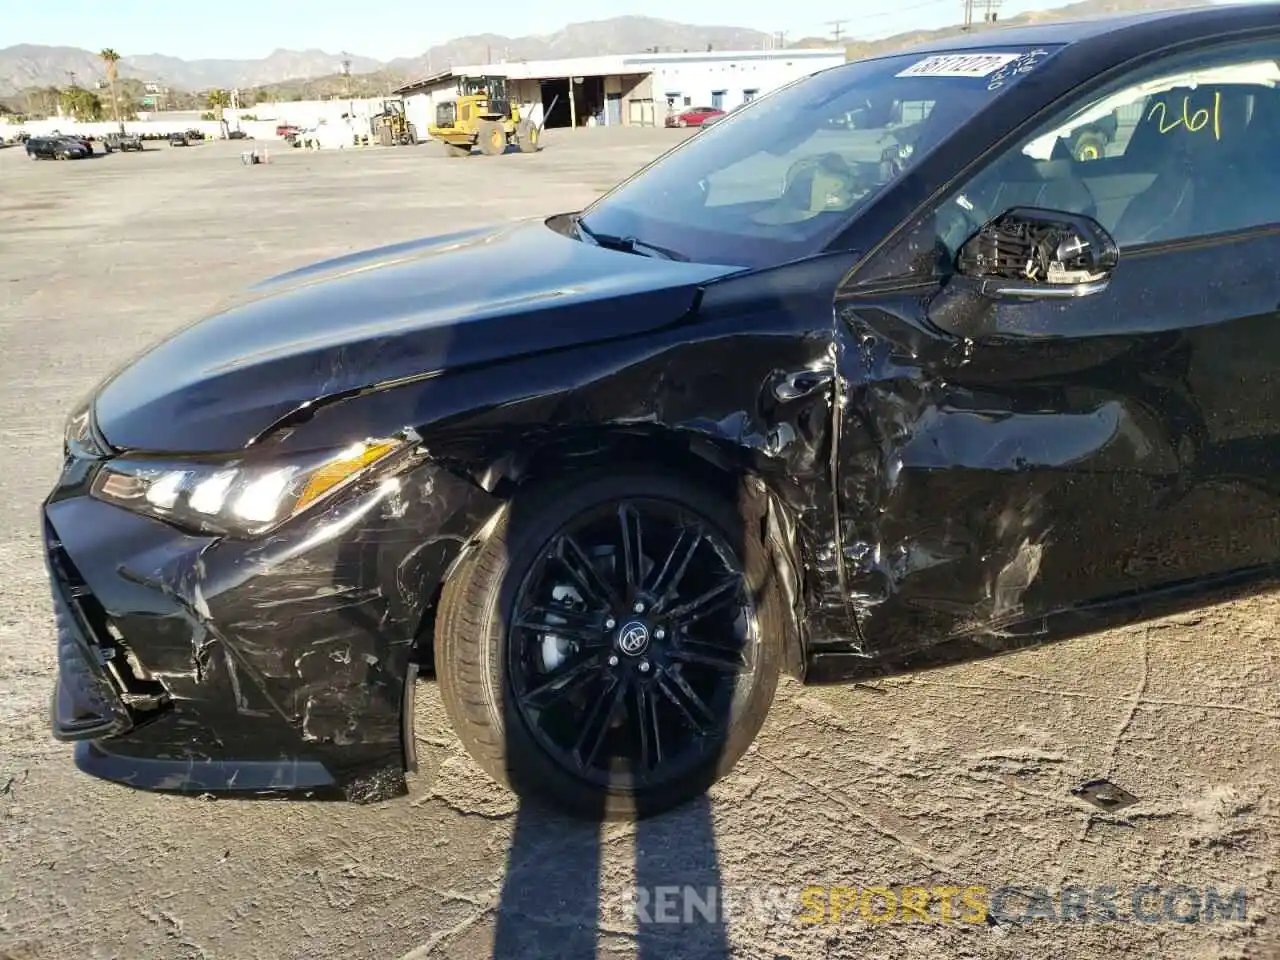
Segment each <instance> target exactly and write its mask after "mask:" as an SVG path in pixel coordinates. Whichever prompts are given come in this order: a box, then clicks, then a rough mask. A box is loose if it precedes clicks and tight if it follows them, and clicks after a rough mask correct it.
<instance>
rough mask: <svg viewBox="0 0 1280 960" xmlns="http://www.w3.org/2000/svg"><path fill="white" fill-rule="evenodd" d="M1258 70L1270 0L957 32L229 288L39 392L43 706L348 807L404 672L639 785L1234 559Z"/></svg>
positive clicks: (1210, 574) (194, 761)
mask: <svg viewBox="0 0 1280 960" xmlns="http://www.w3.org/2000/svg"><path fill="white" fill-rule="evenodd" d="M1278 63H1280V5H1277V4H1274V3H1271V4H1254V5H1248V6H1244V5H1242V6H1234V7H1232V6H1222V7H1214V8H1206V9H1202V10H1193V11H1168V12H1159V13H1147V14H1142V15H1139V16H1130V17H1121V18H1112V19H1103V20H1094V21H1089V22H1081V23H1066V24H1057V25H1049V26H1036V27H1029V28H1016V29H1009V30H990V31H984V32H981V33H979V34H976V35H973V36H967V37H964V38H958V39H956V38H953V39H952V40H949V41H946V42H945V43H944V44H942V45H939V46H935V47H929V48H924V49H919V50H915V51H911V52H907V53H902V54H897V55H893V56H887V57H882V58H878V59H873V60H866V61H862V62H856V63H850V64H847V65H843V66H840V67H837V68H834V69H831V70H827V71H824V72H822V73H819V74H816V75H814V76H812V77H809V78H807V79H804V80H801V81H799V82H797V83H794V84H791V85H789V86H787V87H785V88H783V89H780V90H778V91H775V92H774V93H772V94H770V95H768V96H765V97H762V98H760V99H759V100H757V101H755V102H753V103H751V104H749V105H748V106H745V107H744V108H742V109H741V110H739V111H736V112H735V113H733V114H731V115H730V116H728V117H726V118H725V119H724V120H723V121H721V122H720V123H718V124H716V125H715V126H714V127H711V128H709V129H708V130H706V131H705V132H704V133H702V134H700V135H698V136H697V137H693V138H690V139H689V140H688V141H686V142H684V143H683V144H681V145H680V146H678V147H677V148H675V149H674V150H672V151H671V152H670V153H669V154H667V155H666V156H664V157H663V158H661V159H660V160H658V161H656V162H655V163H653V164H652V165H650V166H648V167H646V168H644V169H643V170H641V171H640V172H639V173H637V174H636V175H634V176H633V177H631V178H630V179H628V180H627V181H626V182H624V183H623V184H621V185H620V186H619V187H617V188H616V189H614V190H613V191H612V192H610V193H608V194H607V195H605V196H604V197H602V198H601V199H599V200H598V201H596V202H595V203H594V204H592V205H591V206H589V207H588V208H587V209H585V210H584V211H581V212H577V213H567V214H563V215H559V216H553V217H551V218H549V219H547V220H545V221H543V220H538V221H536V222H524V223H518V224H515V225H505V226H499V227H495V228H491V229H484V230H474V231H469V232H465V233H455V234H451V235H448V236H441V237H435V238H431V239H425V240H420V241H414V242H409V243H402V244H398V245H395V246H391V247H385V248H382V249H378V250H373V251H370V252H367V253H361V254H356V255H351V256H346V257H341V258H338V259H336V260H331V261H329V262H326V263H321V264H318V265H315V266H313V267H309V268H306V269H302V270H298V271H295V272H293V273H288V274H285V275H283V276H281V277H277V278H276V279H274V280H271V281H268V282H266V283H264V284H262V285H260V286H259V287H257V288H256V289H254V290H252V291H251V293H250V295H248V296H247V297H246V298H245V299H243V300H242V301H240V302H238V303H237V304H235V305H233V306H231V307H230V308H228V309H226V310H224V311H222V312H220V313H218V314H217V315H215V316H212V317H210V318H208V319H206V320H203V321H202V322H200V323H198V324H196V325H194V326H190V327H188V328H186V329H183V330H181V331H180V332H178V333H176V334H175V335H173V336H172V337H170V338H169V339H167V340H165V341H164V342H162V343H160V344H158V345H156V346H155V347H154V348H153V349H151V350H150V351H149V352H147V353H145V354H144V355H143V356H141V357H139V358H137V359H135V360H134V361H133V362H131V363H130V364H129V365H127V366H126V367H124V368H123V369H121V370H119V371H117V372H115V373H113V374H112V375H111V376H110V377H109V378H108V379H107V380H106V381H105V382H104V383H103V384H102V385H101V386H99V387H98V388H97V389H95V390H94V391H93V393H92V395H91V396H90V397H89V398H88V400H87V401H86V402H84V403H83V404H81V405H79V406H78V407H77V408H76V409H75V410H74V412H73V414H72V416H71V418H70V421H69V423H68V426H67V430H66V437H65V449H66V460H65V467H64V470H63V473H62V476H61V479H60V480H59V481H58V483H57V486H56V488H55V489H54V491H53V492H52V494H51V495H50V496H49V498H48V500H47V502H46V503H45V504H44V507H43V525H44V537H45V541H46V544H47V554H48V561H49V569H50V573H51V580H52V586H53V602H54V610H55V615H56V621H57V642H58V656H59V664H60V667H59V677H58V681H57V686H56V691H55V695H54V703H53V719H52V723H53V731H54V733H55V735H56V736H57V737H59V738H61V739H64V740H77V741H81V742H80V743H79V744H78V746H77V750H76V756H77V760H78V762H79V764H80V765H81V766H82V767H83V768H84V769H85V770H87V771H89V772H92V773H95V774H98V775H100V776H103V777H107V778H111V779H114V780H118V781H121V782H123V783H128V784H131V785H134V786H139V787H152V788H163V789H190V790H219V789H240V790H246V789H247V790H304V791H315V792H318V793H327V792H330V791H332V792H335V793H337V794H338V795H345V796H347V797H349V798H352V799H359V800H369V799H376V798H380V797H385V796H389V795H392V794H395V793H397V792H399V791H401V790H402V789H404V786H405V780H404V776H403V774H404V771H405V770H406V769H408V768H411V767H412V766H413V765H414V762H415V753H414V732H413V717H414V709H413V701H414V691H415V686H416V684H415V680H416V678H417V676H418V675H419V673H420V672H421V673H424V674H426V673H434V675H435V676H436V678H437V679H438V682H439V684H440V686H441V691H442V695H443V699H444V703H445V705H446V707H447V709H448V713H449V716H450V717H451V718H452V721H453V723H454V725H455V729H456V731H457V734H458V736H459V737H460V739H461V740H462V743H463V744H464V745H465V746H466V748H467V749H468V750H469V751H470V752H471V754H472V755H473V756H474V757H475V758H476V759H477V761H478V762H479V763H480V764H481V765H482V766H483V767H484V769H485V770H486V771H487V772H488V773H489V774H490V775H491V776H492V777H493V778H494V779H495V780H498V781H501V782H504V783H507V784H510V785H511V786H512V787H514V788H515V789H516V790H517V791H518V792H520V793H521V794H522V795H525V796H530V797H541V798H545V799H549V800H551V801H553V802H555V803H558V804H560V805H562V806H564V807H566V808H569V809H571V810H573V811H575V812H578V813H581V814H584V815H610V816H612V815H620V816H631V815H638V816H645V815H647V814H649V813H652V812H655V811H658V810H662V809H665V808H668V807H670V806H671V805H673V804H676V803H679V802H681V801H682V800H684V799H687V798H689V797H691V796H693V795H695V794H697V793H698V792H700V791H702V790H703V789H705V788H706V787H707V785H708V784H710V783H711V782H712V781H714V780H715V779H716V778H717V777H719V776H721V775H723V774H724V773H725V772H726V771H728V770H729V769H730V768H731V767H732V766H733V765H734V763H735V761H736V760H737V759H738V758H739V756H740V755H741V754H742V753H743V751H744V750H745V749H746V748H747V746H748V745H749V744H750V743H751V741H752V739H753V737H754V736H755V735H756V733H757V731H758V730H759V728H760V726H761V724H762V723H763V722H764V720H765V717H766V713H767V712H768V709H769V705H770V701H771V699H772V698H773V695H774V691H775V686H776V684H777V682H778V680H779V676H780V674H781V673H783V672H786V673H788V674H790V675H792V676H795V677H797V678H799V679H800V680H802V681H805V682H810V683H829V682H836V681H849V680H853V679H858V678H866V677H872V676H879V675H884V674H887V673H891V672H894V671H903V670H916V669H921V668H924V667H928V666H934V665H938V664H944V663H949V662H955V661H958V660H962V659H965V658H971V657H977V656H984V655H988V654H993V653H997V652H1000V651H1005V650H1009V649H1012V648H1018V647H1022V646H1026V645H1029V644H1035V643H1041V642H1045V641H1048V640H1053V639H1059V638H1063V637H1067V636H1071V635H1076V634H1080V633H1084V632H1089V631H1094V630H1098V629H1101V628H1103V627H1105V626H1108V625H1111V624H1116V623H1122V622H1126V621H1133V620H1136V619H1145V618H1150V617H1154V616H1156V615H1159V614H1163V613H1166V612H1168V611H1171V610H1175V609H1178V608H1180V607H1185V606H1188V605H1196V604H1202V603H1204V602H1206V601H1208V600H1210V599H1214V598H1217V597H1222V596H1225V595H1227V594H1228V593H1230V592H1233V591H1238V590H1242V589H1244V590H1260V589H1263V587H1264V586H1269V585H1270V583H1271V582H1272V580H1271V579H1270V578H1272V577H1273V576H1274V575H1275V573H1276V571H1277V560H1278V559H1280V487H1277V484H1276V473H1277V468H1278V467H1280V381H1277V373H1276V371H1280V308H1278V307H1277V304H1278V303H1280V274H1278V273H1277V270H1276V266H1275V265H1276V263H1277V262H1280V173H1278V172H1277V166H1276V163H1275V157H1276V156H1277V146H1278V145H1280V144H1278V141H1280V67H1278V66H1277V64H1278ZM834 118H843V119H841V120H840V122H838V123H833V122H832V121H833V119H834ZM849 118H852V119H849ZM1108 118H1110V119H1108ZM1112 120H1114V123H1115V135H1114V137H1112V138H1110V139H1109V140H1108V141H1107V142H1106V143H1105V144H1103V146H1102V147H1100V148H1099V149H1097V150H1093V151H1089V152H1087V153H1086V154H1082V152H1081V151H1079V150H1073V146H1072V145H1073V144H1074V143H1075V142H1076V133H1077V132H1078V131H1079V130H1081V129H1088V128H1096V127H1097V126H1098V125H1099V124H1100V123H1101V124H1103V125H1104V126H1107V127H1108V128H1109V125H1110V123H1111V121H1112ZM442 290H443V291H448V292H449V293H448V295H447V296H443V297H442V296H439V295H438V294H439V291H442ZM1205 653H1206V656H1212V655H1213V652H1212V651H1206V652H1205Z"/></svg>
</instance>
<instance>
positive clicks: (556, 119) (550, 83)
mask: <svg viewBox="0 0 1280 960" xmlns="http://www.w3.org/2000/svg"><path fill="white" fill-rule="evenodd" d="M542 115H543V118H544V120H543V126H545V127H547V128H548V129H553V130H554V129H557V128H559V127H567V126H570V123H571V122H570V113H569V81H568V80H567V79H562V80H543V81H542Z"/></svg>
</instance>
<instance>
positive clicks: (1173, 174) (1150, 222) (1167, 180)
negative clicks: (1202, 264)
mask: <svg viewBox="0 0 1280 960" xmlns="http://www.w3.org/2000/svg"><path fill="white" fill-rule="evenodd" d="M1159 104H1164V107H1163V109H1162V108H1160V107H1159V106H1158V105H1159ZM1201 111H1205V114H1204V115H1205V116H1206V117H1209V118H1212V117H1213V116H1214V113H1215V111H1216V112H1217V114H1218V116H1219V119H1220V122H1219V123H1217V124H1215V123H1214V121H1213V120H1212V119H1210V120H1209V121H1208V125H1207V126H1202V127H1199V128H1198V129H1195V130H1192V129H1190V127H1189V126H1188V125H1187V123H1186V122H1185V118H1188V117H1190V118H1195V117H1197V116H1198V115H1199V114H1200V112H1201ZM1247 118H1248V99H1247V97H1246V96H1245V92H1244V91H1243V90H1242V89H1241V88H1240V87H1235V88H1232V87H1225V86H1199V87H1196V88H1194V89H1192V88H1190V87H1181V88H1175V89H1172V90H1170V91H1168V92H1167V93H1164V94H1158V95H1155V96H1152V97H1151V98H1149V99H1148V101H1147V103H1146V104H1145V105H1144V107H1143V113H1142V119H1141V120H1140V121H1139V122H1138V125H1137V126H1136V127H1135V128H1134V131H1133V136H1132V138H1131V139H1130V141H1129V144H1128V147H1127V149H1126V150H1125V165H1126V167H1127V168H1128V169H1130V170H1151V171H1152V172H1153V173H1154V174H1155V178H1154V179H1153V180H1152V181H1151V183H1150V185H1149V186H1147V188H1146V189H1145V190H1142V191H1141V192H1140V193H1138V194H1137V195H1136V196H1134V198H1133V199H1132V200H1130V201H1129V203H1128V204H1127V205H1126V206H1125V208H1124V212H1123V213H1121V215H1120V217H1119V219H1118V220H1117V222H1116V225H1115V230H1114V231H1113V232H1114V234H1115V239H1116V241H1117V242H1118V243H1119V244H1120V245H1121V246H1133V245H1135V244H1142V243H1158V242H1160V241H1162V240H1169V239H1174V238H1177V237H1182V236H1187V235H1190V234H1201V233H1206V232H1213V231H1212V230H1211V229H1209V230H1206V229H1205V225H1206V224H1207V223H1208V221H1209V220H1211V219H1213V218H1214V217H1215V215H1216V213H1215V204H1218V208H1217V209H1219V210H1220V209H1221V201H1220V200H1219V199H1215V194H1219V195H1220V194H1222V193H1223V192H1224V190H1223V188H1224V185H1225V184H1226V183H1227V181H1226V180H1225V179H1224V178H1225V177H1227V175H1228V173H1229V169H1230V164H1231V158H1232V156H1233V155H1235V154H1237V153H1238V150H1239V144H1240V140H1241V138H1242V137H1244V136H1245V130H1246V121H1247ZM1215 130H1217V131H1218V132H1215Z"/></svg>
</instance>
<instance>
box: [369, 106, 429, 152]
mask: <svg viewBox="0 0 1280 960" xmlns="http://www.w3.org/2000/svg"><path fill="white" fill-rule="evenodd" d="M369 126H370V128H371V132H372V133H373V138H374V140H376V141H377V142H378V143H380V144H382V146H384V147H392V146H413V145H414V144H415V143H417V142H418V131H417V130H415V129H414V126H413V124H412V123H410V122H409V120H408V118H407V117H406V116H405V115H404V101H403V100H383V101H382V112H381V113H376V114H374V115H373V116H372V117H370V118H369Z"/></svg>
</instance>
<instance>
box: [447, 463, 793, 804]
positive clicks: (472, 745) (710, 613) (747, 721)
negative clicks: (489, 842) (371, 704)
mask: <svg viewBox="0 0 1280 960" xmlns="http://www.w3.org/2000/svg"><path fill="white" fill-rule="evenodd" d="M759 529H760V525H759V523H758V521H757V520H756V519H755V518H753V517H748V516H747V513H746V512H745V510H744V511H740V509H739V507H738V505H737V503H735V502H734V500H733V499H731V498H727V497H723V496H719V495H717V494H715V493H713V492H712V491H710V490H709V489H707V488H704V487H703V486H701V485H700V484H697V483H693V482H690V481H687V480H683V479H681V478H679V477H671V476H662V475H655V474H651V473H647V472H641V471H639V470H637V471H635V472H629V473H628V472H618V473H614V474H611V475H600V476H596V477H594V478H592V479H587V480H583V481H579V482H577V483H573V484H553V485H550V486H548V487H545V488H543V489H542V490H540V491H534V492H532V493H530V494H528V495H525V494H521V495H517V497H516V498H515V499H514V500H512V502H511V503H510V504H509V505H508V508H507V509H506V511H505V513H504V516H503V517H502V519H501V521H500V522H499V524H498V526H497V528H496V530H495V531H494V533H493V534H492V535H491V536H490V538H489V539H488V540H487V541H486V542H485V543H484V544H483V545H482V546H481V547H480V548H478V550H477V552H476V553H475V554H474V555H472V556H471V557H469V558H468V559H467V560H466V561H465V562H464V564H463V566H462V569H460V570H459V571H458V572H457V574H456V575H455V576H454V577H453V578H452V579H450V581H449V583H448V585H447V586H446V588H445V591H444V596H443V598H442V601H441V607H440V612H439V617H438V619H437V626H436V640H435V642H436V670H437V675H438V676H439V680H440V687H441V695H442V698H443V701H444V705H445V709H446V711H447V712H448V714H449V717H450V719H451V720H452V722H453V726H454V729H455V731H456V732H457V734H458V737H459V739H460V740H461V741H462V744H463V746H464V747H466V749H467V751H468V752H469V753H470V754H471V755H472V756H473V757H474V758H475V760H476V761H477V762H478V763H479V764H480V766H481V767H482V768H483V769H484V770H485V772H486V773H488V774H489V776H491V777H492V778H493V779H494V780H496V781H498V782H499V783H502V784H504V785H506V786H508V787H510V788H511V789H513V790H514V791H515V792H516V793H517V794H519V795H520V796H521V797H522V798H525V799H536V800H543V801H547V802H550V803H551V804H553V805H554V806H556V807H559V808H561V809H564V810H566V811H567V812H569V813H572V814H575V815H577V816H581V817H585V818H589V819H601V818H608V819H615V818H623V819H631V818H636V819H642V818H644V817H648V816H652V815H654V814H658V813H661V812H663V811H665V810H668V809H670V808H672V807H675V806H678V805H679V804H681V803H684V802H686V801H688V800H691V799H693V798H694V797H696V796H698V795H699V794H701V793H703V792H704V791H705V790H706V789H707V788H708V787H709V786H710V785H711V784H712V783H714V782H715V781H716V780H717V779H719V778H720V777H722V776H724V775H725V774H727V773H728V772H729V771H730V770H731V769H732V768H733V766H734V764H735V763H737V761H738V759H739V757H741V755H742V754H743V752H744V751H745V750H746V749H747V747H748V746H749V745H750V744H751V742H752V740H754V739H755V736H756V734H757V732H758V731H759V730H760V727H761V726H762V725H763V723H764V721H765V717H766V716H767V714H768V711H769V706H770V704H771V702H772V700H773V695H774V691H775V690H776V688H777V683H778V675H779V671H780V662H781V637H782V627H781V625H782V620H781V616H782V606H781V603H780V598H779V593H778V590H777V588H776V581H775V579H774V577H773V576H772V575H771V569H770V566H769V562H768V559H767V556H766V553H765V549H764V547H763V545H762V544H761V542H760V535H759Z"/></svg>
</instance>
